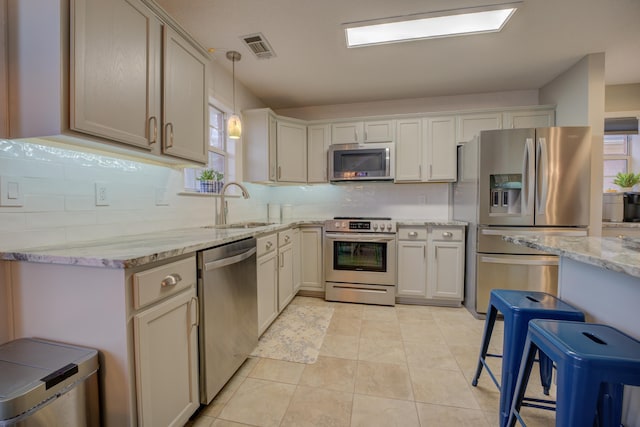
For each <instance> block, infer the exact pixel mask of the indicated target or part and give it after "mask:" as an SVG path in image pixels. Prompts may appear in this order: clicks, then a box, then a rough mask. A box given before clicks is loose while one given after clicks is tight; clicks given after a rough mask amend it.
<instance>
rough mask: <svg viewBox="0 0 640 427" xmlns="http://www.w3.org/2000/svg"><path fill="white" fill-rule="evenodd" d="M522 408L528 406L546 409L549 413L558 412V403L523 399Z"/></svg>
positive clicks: (529, 398)
mask: <svg viewBox="0 0 640 427" xmlns="http://www.w3.org/2000/svg"><path fill="white" fill-rule="evenodd" d="M551 405H553V406H551ZM522 406H528V407H530V408H536V409H545V410H547V411H555V410H556V401H555V400H548V399H535V398H533V397H526V396H525V397H524V398H523V399H522Z"/></svg>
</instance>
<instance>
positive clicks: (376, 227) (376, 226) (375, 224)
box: [373, 222, 378, 231]
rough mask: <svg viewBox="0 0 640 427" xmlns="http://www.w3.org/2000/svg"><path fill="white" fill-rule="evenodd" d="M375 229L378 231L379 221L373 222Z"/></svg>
mask: <svg viewBox="0 0 640 427" xmlns="http://www.w3.org/2000/svg"><path fill="white" fill-rule="evenodd" d="M373 231H378V224H377V223H375V222H374V223H373Z"/></svg>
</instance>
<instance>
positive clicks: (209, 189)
mask: <svg viewBox="0 0 640 427" xmlns="http://www.w3.org/2000/svg"><path fill="white" fill-rule="evenodd" d="M214 172H215V171H214V170H213V169H205V170H203V171H202V173H200V176H199V177H197V178H196V179H197V180H198V181H200V192H201V193H213V192H214V189H215V188H214V187H215V186H214V178H215V173H214Z"/></svg>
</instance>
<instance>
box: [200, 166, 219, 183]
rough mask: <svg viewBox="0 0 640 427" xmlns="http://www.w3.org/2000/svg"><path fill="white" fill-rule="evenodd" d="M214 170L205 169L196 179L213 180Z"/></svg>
mask: <svg viewBox="0 0 640 427" xmlns="http://www.w3.org/2000/svg"><path fill="white" fill-rule="evenodd" d="M215 173H216V172H215V171H214V170H213V169H205V170H203V171H202V173H200V176H199V177H198V178H196V179H197V180H198V181H213V178H214V176H215Z"/></svg>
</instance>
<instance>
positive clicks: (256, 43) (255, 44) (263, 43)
mask: <svg viewBox="0 0 640 427" xmlns="http://www.w3.org/2000/svg"><path fill="white" fill-rule="evenodd" d="M240 38H241V39H242V41H243V42H244V43H245V44H246V45H247V47H248V48H249V50H250V51H251V52H253V54H254V55H255V56H256V57H258V59H269V58H273V57H274V56H276V53H275V52H274V51H273V48H272V47H271V45H270V44H269V42H268V41H267V39H266V38H265V36H264V35H262V34H261V33H256V34H249V35H247V36H242V37H240Z"/></svg>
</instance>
